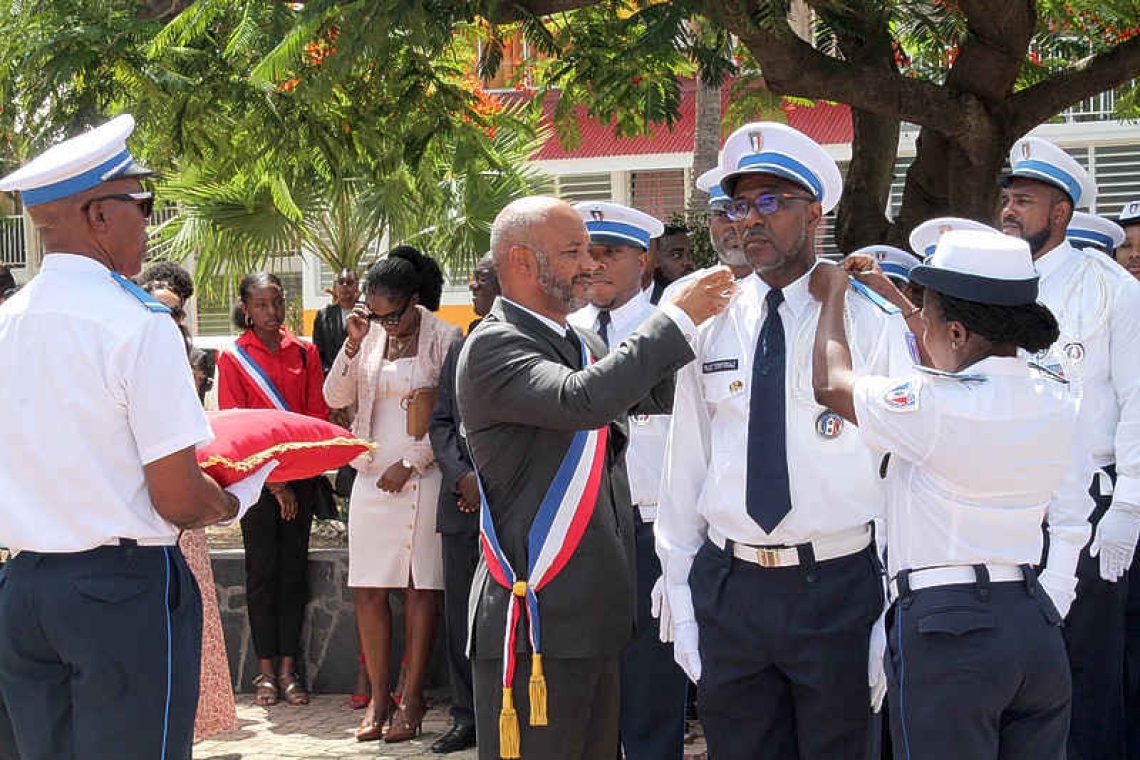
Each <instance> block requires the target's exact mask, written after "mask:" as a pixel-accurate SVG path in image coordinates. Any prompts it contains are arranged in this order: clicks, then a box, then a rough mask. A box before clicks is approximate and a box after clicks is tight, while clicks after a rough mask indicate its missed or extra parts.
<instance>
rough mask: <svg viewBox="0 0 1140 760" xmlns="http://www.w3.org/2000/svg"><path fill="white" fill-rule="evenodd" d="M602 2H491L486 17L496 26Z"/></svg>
mask: <svg viewBox="0 0 1140 760" xmlns="http://www.w3.org/2000/svg"><path fill="white" fill-rule="evenodd" d="M599 2H600V0H489V2H488V3H487V7H486V9H485V11H484V15H485V16H486V18H487V20H488V21H490V22H491V23H494V24H509V23H511V22H513V21H518V20H519V19H521V18H523V17H524V16H525V15H526V14H533V15H535V16H540V17H541V16H549V15H551V14H554V13H565V12H567V11H576V10H578V9H579V8H588V7H589V6H591V5H597V4H598V3H599Z"/></svg>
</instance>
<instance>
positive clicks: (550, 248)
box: [457, 197, 734, 760]
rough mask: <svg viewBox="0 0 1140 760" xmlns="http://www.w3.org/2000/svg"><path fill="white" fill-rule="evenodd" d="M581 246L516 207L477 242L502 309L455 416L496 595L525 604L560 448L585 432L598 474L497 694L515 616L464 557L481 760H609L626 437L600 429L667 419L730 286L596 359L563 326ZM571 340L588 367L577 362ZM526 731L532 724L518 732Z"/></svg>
mask: <svg viewBox="0 0 1140 760" xmlns="http://www.w3.org/2000/svg"><path fill="white" fill-rule="evenodd" d="M589 242H590V238H589V234H588V233H587V230H586V226H585V224H584V223H583V222H582V218H581V217H580V216H579V215H578V213H577V212H576V211H575V210H574V208H573V207H572V206H570V205H569V204H567V203H565V202H563V201H559V200H555V199H553V198H543V197H531V198H523V199H520V200H517V201H514V202H513V203H511V204H510V205H508V206H507V207H506V208H505V209H503V211H502V212H500V214H499V216H498V217H497V218H496V219H495V223H494V225H493V227H492V231H491V250H492V253H493V254H494V257H495V266H496V269H497V271H498V275H499V281H500V283H501V285H502V296H501V297H500V298H499V299H498V300H496V301H495V305H494V306H493V307H492V309H491V313H490V314H488V315H487V317H486V318H485V319H484V320H483V321H482V323H480V325H479V327H478V328H477V329H476V330H475V331H474V332H473V333H472V334H471V335H470V336H469V337H468V339H467V342H466V344H465V346H464V348H463V351H462V353H461V354H460V359H459V370H458V382H457V395H458V399H459V409H460V413H461V415H462V417H463V422H464V427H465V429H466V432H467V442H468V445H469V446H470V449H471V454H472V458H473V460H474V462H475V465H476V467H477V468H478V471H479V477H480V480H481V483H482V487H483V495H484V496H485V499H486V505H487V509H488V515H489V519H490V522H491V523H492V527H493V530H494V533H495V535H496V536H497V538H498V542H497V543H498V545H499V546H500V547H501V551H502V555H503V557H504V559H505V561H506V562H507V563H509V565H510V568H513V571H514V572H515V573H516V574H517V577H518V579H519V581H520V582H519V583H514V584H511V585H512V588H513V590H514V593H515V594H516V602H517V601H525V600H526V598H525V597H524V596H522V595H525V594H527V588H528V587H527V585H526V584H525V583H522V582H521V581H525V580H527V576H526V573H527V567H528V564H527V562H528V541H530V540H531V539H533V538H534V537H533V536H531V528H532V525H533V524H534V522H535V518H536V515H537V514H538V512H539V506H540V504H541V503H542V502H543V499H544V497H546V496H547V494H548V489H549V491H550V492H551V493H554V492H555V489H554V488H552V481H554V479H555V478H554V476H555V473H556V472H557V471H558V470H559V467H560V465H561V464H562V463H563V459H564V457H565V458H566V460H567V462H570V461H572V457H571V456H568V455H567V452H568V451H569V450H570V446H571V442H572V440H574V437H575V434H576V433H577V432H578V431H591V430H597V431H599V435H598V439H597V440H603V439H606V440H607V445H606V449H605V451H604V461H603V462H602V465H601V466H600V470H593V471H591V472H592V473H594V474H595V475H596V476H597V478H598V479H597V480H595V481H594V482H595V483H596V484H597V486H598V487H597V491H596V499H595V500H594V502H593V503H592V504H588V505H587V507H588V508H587V509H586V510H585V511H584V512H581V511H580V512H578V513H577V514H585V515H588V522H586V523H585V526H584V531H583V532H581V534H580V535H581V538H580V542H579V543H578V544H577V546H576V548H575V549H574V550H573V551H572V553H569V559H568V560H567V561H566V563H565V565H564V566H562V568H561V570H560V571H559V572H557V573H556V574H554V575H553V577H552V578H551V577H550V576H546V577H545V579H544V583H545V584H546V585H543V586H542V587H541V591H540V592H539V593H538V595H537V604H535V605H532V606H533V607H536V608H537V610H538V614H539V615H540V617H541V627H540V630H541V647H542V654H543V659H542V671H539V669H538V668H535V667H533V661H532V659H531V658H530V657H529V656H525V653H527V652H528V638H527V631H528V628H527V625H526V622H527V621H526V618H527V617H528V615H527V614H521V615H519V616H518V619H517V623H516V624H517V625H518V628H517V629H516V631H517V634H516V636H515V641H516V647H515V649H514V653H519V652H521V653H524V656H521V657H518V658H517V667H515V668H514V672H513V679H510V680H509V681H508V682H507V686H509V687H510V690H508V689H505V688H503V687H504V680H506V679H505V677H504V672H505V671H504V662H503V657H504V654H505V653H510V650H506V652H505V651H504V639H505V630H504V629H506V630H510V629H509V627H508V626H507V616H508V609H513V610H516V611H517V610H518V609H519V608H518V606H517V605H516V604H511V605H508V602H509V601H510V599H511V594H512V591H511V590H510V589H508V588H505V587H504V586H503V585H502V583H501V582H500V581H498V580H496V579H495V576H494V575H493V574H492V573H491V572H490V570H489V567H488V558H487V556H486V555H484V556H483V557H482V558H481V559H480V562H479V567H478V569H477V570H476V574H475V581H474V584H473V586H472V591H471V615H472V622H471V627H472V630H471V642H470V644H471V651H472V655H473V659H474V681H475V713H476V724H477V728H478V733H479V757H480V758H481V760H493V759H494V758H498V757H501V756H502V757H519V756H520V755H521V756H522V757H526V758H528V760H562V759H563V758H565V759H566V760H570V759H571V758H575V759H578V760H598V759H599V758H602V759H603V760H604V759H606V758H613V757H616V756H617V753H618V723H619V700H620V687H619V681H620V655H621V651H622V649H623V647H624V646H625V644H626V642H627V641H629V639H630V637H631V634H632V632H633V620H634V603H635V598H634V586H635V581H634V568H633V545H632V541H633V519H632V508H631V506H630V495H629V484H628V481H627V478H626V474H625V465H624V459H623V457H624V447H625V440H626V439H625V432H624V423H623V422H616V421H615V420H618V419H619V418H624V417H625V416H626V415H627V414H628V413H629V412H630V410H633V409H636V410H637V411H639V412H640V411H647V410H655V411H667V410H668V409H669V408H670V407H671V403H672V389H673V383H672V375H673V373H674V372H676V370H677V369H678V368H680V367H682V366H684V365H685V364H686V363H687V362H689V361H690V360H691V359H692V357H693V352H692V349H691V348H690V347H689V340H691V339H692V337H693V336H694V335H695V333H696V329H695V323H700V322H702V321H704V320H705V319H707V318H709V317H710V316H712V315H713V314H715V313H717V312H719V311H720V310H722V309H723V308H724V306H725V305H726V304H727V301H728V297H729V294H730V293H731V291H732V289H733V287H734V286H733V285H732V276H731V273H729V271H728V270H727V269H722V270H718V271H715V272H711V273H709V274H706V275H704V276H702V277H699V278H694V280H693V282H692V283H691V284H689V285H688V286H686V287H685V288H683V289H682V290H681V291H680V292H679V293H678V294H677V296H676V298H675V300H674V302H672V303H668V304H665V305H664V306H663V308H662V309H661V313H658V314H654V315H653V316H652V317H650V318H649V319H647V320H646V321H645V323H644V324H643V325H642V326H641V327H640V328H639V329H638V330H637V331H635V332H634V333H633V334H632V335H631V336H630V337H629V338H628V339H626V340H625V341H623V342H622V343H621V345H620V346H618V347H616V348H615V349H614V350H613V351H612V352H610V353H609V354H608V355H607V354H606V348H605V344H603V343H602V342H601V340H600V339H599V338H598V337H597V336H596V335H594V334H593V333H585V334H581V333H577V332H575V331H573V330H570V329H569V328H567V324H566V315H567V314H569V313H570V312H571V311H573V310H574V308H576V307H577V306H579V305H581V304H582V303H584V299H583V296H584V292H585V286H586V284H587V282H588V280H589V277H590V274H591V273H592V272H593V271H594V269H595V268H596V264H595V263H594V261H593V259H592V258H591V257H590V253H589ZM580 341H584V342H585V346H586V348H587V349H588V351H589V353H590V354H591V356H592V357H593V358H596V359H597V361H596V362H594V363H592V364H591V363H590V361H589V358H587V361H585V362H583V357H582V356H581V355H580V350H581V347H582V343H581V342H580ZM597 357H602V358H597ZM584 364H586V365H588V366H587V367H586V368H585V369H582V367H583V365H584ZM603 432H604V433H606V434H608V438H606V436H605V435H603V434H602V433H603ZM595 466H596V465H595ZM580 509H581V508H580V507H579V510H580ZM560 514H561V512H560ZM570 545H572V543H571V544H570ZM565 553H566V552H565V551H564V552H563V554H565ZM496 565H497V566H499V565H498V563H497V562H496ZM500 567H501V566H500ZM531 590H533V589H531ZM536 625H537V621H535V620H531V621H530V626H532V627H534V626H536ZM514 653H511V654H512V659H514ZM543 674H544V675H545V681H544V683H545V685H546V689H545V691H546V693H547V694H548V696H547V697H546V699H545V703H544V704H545V706H546V707H547V708H548V709H547V710H545V711H543V710H541V709H540V708H536V709H535V710H534V714H532V711H531V707H532V705H531V702H530V699H528V698H527V694H528V690H527V689H526V688H523V687H524V685H526V684H528V683H530V687H531V688H530V691H529V693H530V694H531V695H532V697H531V698H534V695H535V694H536V691H537V692H538V693H542V692H543V691H544V690H543V689H542V688H541V687H540V688H539V689H537V690H536V688H535V683H534V681H539V682H540V683H541V682H542V681H543V678H542V675H543ZM532 675H533V677H534V678H533V679H532ZM512 693H517V694H519V698H518V699H513V698H512ZM516 707H517V725H518V729H517V731H518V733H517V734H514V730H515V729H513V725H514V721H515V718H516V714H515V708H516ZM543 712H545V713H546V715H545V716H543V714H542V713H543ZM544 717H545V720H544V719H543V718H544ZM532 718H533V719H534V720H535V722H536V723H539V724H545V725H536V726H531V725H530V723H531V719H532ZM516 738H517V740H518V744H517V745H515V743H514V739H516ZM501 740H505V741H501Z"/></svg>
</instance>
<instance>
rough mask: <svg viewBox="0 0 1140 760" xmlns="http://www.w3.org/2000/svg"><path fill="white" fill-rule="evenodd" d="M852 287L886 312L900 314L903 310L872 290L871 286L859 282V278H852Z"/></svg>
mask: <svg viewBox="0 0 1140 760" xmlns="http://www.w3.org/2000/svg"><path fill="white" fill-rule="evenodd" d="M851 289H852V290H854V291H855V292H856V293H858V294H860V295H861V296H863V297H864V298H866V299H867V300H868V301H870V302H871V303H873V304H875V305H876V306H878V307H879V309H880V310H881V311H883V312H885V313H886V314H898V313H899V312H900V311H902V310H901V309H900V308H899V307H897V306H895V305H894V304H893V303H891V302H890V301H888V300H887V299H885V298H883V297H882V296H881V295H879V294H878V293H876V292H875V291H873V290H871V289H870V288H869V287H867V286H866V285H864V284H863V283H861V282H859V281H858V280H855V279H852V280H851Z"/></svg>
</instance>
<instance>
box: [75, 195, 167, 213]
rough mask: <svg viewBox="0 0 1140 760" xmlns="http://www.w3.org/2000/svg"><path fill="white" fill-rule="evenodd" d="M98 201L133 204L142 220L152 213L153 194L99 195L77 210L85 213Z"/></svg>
mask: <svg viewBox="0 0 1140 760" xmlns="http://www.w3.org/2000/svg"><path fill="white" fill-rule="evenodd" d="M99 201H126V202H127V203H133V204H135V205H136V206H138V207H139V211H141V212H142V215H143V217H144V218H147V219H149V218H150V215H151V213H153V212H154V193H113V194H111V195H100V196H99V197H98V198H91V199H90V200H88V201H87V202H86V203H84V204H83V205H82V206H80V207H79V208H80V209H81V210H82V211H84V212H86V211H87V209H88V208H89V207H90V206H91V204H92V203H97V202H99Z"/></svg>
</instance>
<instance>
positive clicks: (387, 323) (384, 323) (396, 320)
mask: <svg viewBox="0 0 1140 760" xmlns="http://www.w3.org/2000/svg"><path fill="white" fill-rule="evenodd" d="M410 305H411V300H410V299H409V300H407V301H404V305H403V306H401V307H400V308H399V309H397V310H396V311H390V312H388V313H387V314H377V313H376V312H371V313H369V315H368V321H369V322H379V323H380V326H381V327H385V328H387V327H395V326H396V325H398V324H400V320H401V319H403V318H404V313H405V312H406V311H407V310H408V306H410Z"/></svg>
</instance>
